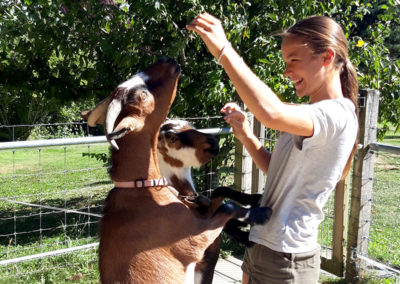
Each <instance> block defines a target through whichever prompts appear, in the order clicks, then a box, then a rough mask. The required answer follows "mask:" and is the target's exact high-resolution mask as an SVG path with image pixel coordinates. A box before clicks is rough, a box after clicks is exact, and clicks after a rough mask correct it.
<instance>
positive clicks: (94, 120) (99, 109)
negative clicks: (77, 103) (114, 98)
mask: <svg viewBox="0 0 400 284" xmlns="http://www.w3.org/2000/svg"><path fill="white" fill-rule="evenodd" d="M110 102H111V97H107V98H105V99H104V100H102V101H101V102H100V103H98V104H97V106H96V107H95V108H94V109H93V110H92V111H91V112H90V113H89V114H88V116H87V122H88V125H89V126H91V127H94V126H96V124H104V120H105V117H106V112H107V108H108V105H109V104H110Z"/></svg>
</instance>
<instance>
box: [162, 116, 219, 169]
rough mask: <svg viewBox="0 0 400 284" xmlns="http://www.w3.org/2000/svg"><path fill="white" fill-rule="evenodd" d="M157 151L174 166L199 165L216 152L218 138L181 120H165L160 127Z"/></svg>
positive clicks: (217, 149)
mask: <svg viewBox="0 0 400 284" xmlns="http://www.w3.org/2000/svg"><path fill="white" fill-rule="evenodd" d="M158 151H159V153H160V154H161V155H162V158H163V159H164V161H166V162H167V163H169V164H170V165H171V166H174V167H200V166H201V165H203V164H205V163H206V162H208V161H209V160H210V159H211V158H212V157H214V156H215V155H217V154H218V151H219V145H218V139H217V138H215V137H214V136H212V135H210V134H206V133H202V132H200V131H197V130H196V129H194V128H193V127H192V126H191V125H190V124H189V123H188V122H186V121H182V120H167V121H166V122H165V123H164V124H163V125H162V126H161V128H160V134H159V136H158Z"/></svg>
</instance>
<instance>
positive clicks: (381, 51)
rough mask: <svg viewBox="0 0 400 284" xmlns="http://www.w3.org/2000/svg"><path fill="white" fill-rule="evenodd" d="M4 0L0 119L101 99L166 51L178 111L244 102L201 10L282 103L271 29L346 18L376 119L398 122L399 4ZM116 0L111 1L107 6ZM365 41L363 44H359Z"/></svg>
mask: <svg viewBox="0 0 400 284" xmlns="http://www.w3.org/2000/svg"><path fill="white" fill-rule="evenodd" d="M114 2H115V3H113V2H112V1H104V0H102V1H100V0H76V1H67V0H51V1H48V0H24V1H22V0H5V1H2V2H1V3H0V16H1V17H0V119H1V120H0V122H1V123H2V124H21V123H29V124H33V123H36V122H42V121H43V120H45V119H48V115H49V114H57V117H55V118H54V117H53V118H54V119H56V118H59V115H60V114H59V111H58V110H59V109H60V106H61V105H65V104H67V102H69V101H72V100H76V99H78V98H82V99H89V98H90V99H93V98H96V99H97V100H100V99H102V98H104V97H105V96H106V95H107V94H108V93H109V92H110V91H111V90H112V89H113V87H115V85H116V84H117V83H119V82H121V81H123V80H125V79H126V78H128V77H129V76H131V75H132V74H134V73H135V72H137V71H138V70H140V69H142V68H144V67H145V66H147V65H149V64H150V63H151V62H154V61H155V60H156V59H157V58H158V57H160V56H161V55H165V56H170V57H173V58H176V59H177V60H178V61H179V63H180V65H181V67H182V76H181V80H180V83H179V94H178V96H177V99H176V101H175V103H174V105H173V108H172V110H171V115H172V116H179V117H193V116H196V117H197V116H209V115H215V114H218V113H219V109H220V108H221V107H222V106H223V104H224V103H225V102H227V101H231V100H238V97H237V95H236V94H235V91H234V89H233V88H232V85H231V83H230V82H229V80H228V78H227V76H226V74H225V73H224V72H223V69H222V68H221V67H220V66H218V65H217V64H216V62H215V60H214V59H213V58H212V56H211V55H210V54H209V53H208V51H207V50H206V48H205V46H204V44H203V43H202V42H201V40H200V38H199V37H196V36H195V35H194V34H193V33H190V32H188V31H187V30H186V29H185V26H186V25H187V24H188V23H189V22H190V21H191V20H192V19H193V18H194V17H195V16H196V15H197V14H198V13H200V12H203V11H208V12H210V13H212V14H214V15H215V16H217V17H219V18H220V19H221V20H222V22H223V25H224V27H225V29H226V31H227V36H228V38H229V39H230V40H231V42H232V43H233V46H234V47H235V48H236V49H237V50H238V51H239V53H240V54H241V55H242V56H243V58H244V60H245V61H246V62H247V63H248V64H249V66H250V67H251V68H252V69H253V70H254V72H255V73H256V74H257V75H258V76H259V77H260V78H261V79H262V80H264V81H265V82H266V83H267V84H268V85H269V86H270V87H271V88H272V89H273V90H274V91H276V92H277V93H278V94H279V95H280V96H281V98H282V99H283V100H285V101H297V98H296V96H295V93H294V89H293V87H291V86H290V84H289V82H288V81H286V80H285V79H284V78H283V76H282V71H283V68H284V65H283V61H282V60H281V57H280V50H279V41H280V39H279V38H277V37H273V36H271V34H272V32H274V31H280V30H282V29H284V28H285V27H288V26H289V25H291V24H293V23H294V22H295V21H296V20H298V19H302V18H304V17H306V16H308V15H313V14H325V15H328V16H331V17H333V18H334V19H335V20H337V21H338V22H340V24H341V25H342V26H343V28H344V29H345V31H346V34H347V36H348V39H349V41H350V57H351V59H352V61H353V62H354V63H355V65H356V67H357V69H358V71H359V75H360V87H361V88H374V89H379V90H380V91H381V94H382V101H381V109H380V122H382V123H383V125H384V126H386V125H388V123H393V124H394V125H396V126H397V127H398V126H399V121H400V119H399V118H400V117H399V116H400V114H399V109H400V107H399V106H400V98H399V91H398V90H399V89H400V88H399V87H400V86H399V85H400V82H399V81H400V79H399V73H400V72H399V68H400V62H399V60H397V61H395V60H394V59H391V58H390V53H389V50H388V48H387V47H386V45H385V40H386V39H387V38H388V37H389V35H390V27H394V26H396V24H398V21H399V17H398V9H395V6H396V1H393V0H387V1H366V0H362V1H356V0H335V1H316V0H306V1H302V2H296V1H294V2H293V1H288V0H275V1H265V0H254V1H248V0H245V1H237V0H236V1H235V0H217V1H210V0H201V1H197V0H174V1H155V0H141V1H136V0H135V1H134V0H126V1H124V0H120V1H114ZM110 3H111V4H110ZM359 40H362V41H363V42H364V45H362V46H360V45H357V43H358V42H359ZM20 135H21V136H24V137H26V136H27V134H26V133H21V134H20Z"/></svg>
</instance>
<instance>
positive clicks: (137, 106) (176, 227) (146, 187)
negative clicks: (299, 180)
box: [87, 59, 268, 283]
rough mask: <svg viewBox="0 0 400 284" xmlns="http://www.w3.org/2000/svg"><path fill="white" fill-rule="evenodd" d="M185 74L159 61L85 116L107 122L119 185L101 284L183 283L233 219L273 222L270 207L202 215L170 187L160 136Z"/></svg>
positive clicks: (105, 228) (110, 209)
mask: <svg viewBox="0 0 400 284" xmlns="http://www.w3.org/2000/svg"><path fill="white" fill-rule="evenodd" d="M179 74H180V70H179V66H178V65H177V63H176V62H175V61H173V60H171V59H168V60H160V61H158V62H156V63H155V64H153V65H151V66H150V67H148V68H147V69H146V70H145V71H143V72H141V73H138V74H136V75H135V76H133V77H132V78H131V79H129V80H128V81H126V82H124V83H122V84H120V85H119V86H118V87H117V88H116V89H115V90H114V92H112V93H111V95H110V96H109V97H108V98H106V99H105V100H103V101H102V102H101V103H99V104H98V105H97V106H96V108H95V109H94V110H93V111H91V112H90V113H88V114H87V115H88V124H89V125H90V126H94V125H95V124H96V123H103V122H104V123H105V132H106V137H107V139H108V140H109V142H110V144H111V145H112V146H113V147H112V151H111V160H112V166H111V170H110V175H111V179H112V180H113V182H114V185H115V187H114V188H113V189H112V190H111V191H110V192H109V194H108V196H107V198H106V200H105V204H104V209H103V218H102V219H101V222H100V246H99V270H100V278H101V282H102V283H184V282H185V275H186V272H187V267H188V266H189V265H190V264H191V263H196V262H199V261H200V260H201V259H202V257H203V255H204V251H205V250H206V248H207V247H208V246H209V245H210V244H211V243H212V242H213V241H214V240H215V239H216V238H217V237H218V235H219V234H220V232H221V230H222V228H223V226H224V224H225V223H226V222H227V221H228V220H229V219H231V218H238V217H244V216H247V221H248V222H249V223H254V222H255V221H257V223H263V222H265V221H266V219H267V217H268V216H267V212H266V210H265V209H264V208H257V209H252V210H248V209H244V208H241V207H238V206H236V205H234V204H229V203H228V204H224V205H221V206H220V207H219V208H218V210H217V211H216V213H215V214H213V215H209V216H207V217H206V218H204V217H199V216H198V214H196V212H195V210H194V209H191V208H190V207H188V206H187V205H185V204H184V203H182V202H181V200H179V199H178V197H177V196H176V195H175V193H174V192H173V191H171V190H170V189H169V188H168V187H167V186H166V181H165V178H163V177H162V176H161V174H160V169H159V166H158V160H157V138H158V132H159V128H160V125H161V123H162V122H163V121H164V120H165V118H166V116H167V113H168V111H169V108H170V107H171V104H172V102H173V100H174V98H175V94H176V87H177V82H178V78H179ZM116 140H117V141H118V142H116ZM186 280H187V282H186V283H193V279H186Z"/></svg>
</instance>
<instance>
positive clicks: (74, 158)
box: [0, 117, 235, 283]
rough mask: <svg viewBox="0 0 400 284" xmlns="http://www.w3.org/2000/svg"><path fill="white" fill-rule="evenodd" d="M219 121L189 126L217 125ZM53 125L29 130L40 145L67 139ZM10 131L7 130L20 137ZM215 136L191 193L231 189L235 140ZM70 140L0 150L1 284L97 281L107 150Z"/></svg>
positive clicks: (104, 146)
mask: <svg viewBox="0 0 400 284" xmlns="http://www.w3.org/2000/svg"><path fill="white" fill-rule="evenodd" d="M217 118H219V117H217ZM217 118H215V119H213V118H211V119H210V118H208V119H198V118H196V119H191V120H192V121H191V122H192V124H194V125H195V126H197V125H200V127H204V128H206V127H207V126H209V127H210V126H211V127H215V126H218V125H219V124H218V122H216V121H218V120H219V119H217ZM213 120H214V121H213ZM76 125H78V124H74V125H73V127H74V129H76ZM21 127H27V126H21ZM59 127H60V125H55V126H54V125H40V126H37V127H36V128H35V126H32V127H29V128H30V130H29V131H31V133H34V138H40V139H43V138H45V139H48V138H49V133H53V134H54V136H53V138H60V137H71V136H73V135H71V131H70V129H69V128H68V127H67V126H65V125H64V124H62V125H61V127H62V129H64V130H63V131H59ZM85 127H86V126H85V125H84V124H82V125H79V129H80V131H78V132H77V133H78V135H76V136H79V135H81V134H82V133H83V134H85V133H84V132H83V131H82V129H84V128H85ZM16 128H18V127H17V126H12V127H9V130H10V132H11V133H17V132H19V131H21V130H18V131H17V130H16ZM46 128H48V129H46ZM12 129H13V130H12ZM37 129H40V131H38V130H37ZM49 129H50V130H49ZM54 129H58V130H57V131H53V130H54ZM21 132H22V131H21ZM37 133H41V134H43V133H45V135H42V136H40V135H37ZM31 137H33V135H32V134H31ZM219 138H220V147H221V151H220V154H219V155H217V156H216V157H215V158H214V159H213V160H212V161H211V162H209V163H207V164H206V165H205V166H204V167H202V168H200V169H196V170H194V171H193V177H194V182H195V184H196V187H197V190H198V191H199V192H202V193H203V194H205V195H209V193H210V192H211V190H212V188H215V187H216V186H218V185H226V186H228V185H231V184H232V183H233V174H234V170H233V166H234V160H233V157H234V151H235V149H234V147H233V148H232V147H231V146H232V145H231V144H232V143H231V142H232V141H233V138H232V137H231V135H219ZM31 139H33V138H31ZM15 140H18V139H15ZM55 140H57V143H54V141H55ZM75 140H76V139H75ZM75 140H74V138H73V139H69V140H68V139H61V140H58V139H53V140H52V141H53V143H50V145H53V146H46V144H49V143H48V142H49V140H40V141H39V142H38V141H36V140H35V141H31V142H30V141H27V143H28V144H29V143H31V144H32V143H33V144H37V143H39V145H36V146H35V147H28V148H19V147H17V148H12V147H8V146H7V147H3V149H2V150H0V283H34V282H43V281H44V282H46V281H50V282H53V283H60V282H64V281H70V280H74V279H76V280H79V279H81V278H82V279H85V283H90V282H91V281H93V283H97V281H98V280H97V279H98V275H97V245H98V236H97V232H98V222H99V219H100V217H101V210H102V204H103V201H104V198H105V197H106V195H107V193H108V191H109V190H110V189H111V188H112V184H111V181H110V178H109V176H108V167H109V166H108V159H107V156H108V153H109V146H108V143H106V142H104V141H106V140H105V139H104V141H103V142H99V141H98V142H96V143H90V142H89V143H84V142H79V143H78V144H77V145H71V144H74V143H75V142H74V143H71V141H75ZM62 141H67V142H65V143H64V144H63V142H62ZM40 143H43V146H40ZM1 144H3V145H2V146H4V145H5V144H7V143H0V145H1ZM55 144H57V145H55ZM58 144H60V145H58ZM7 145H8V144H7ZM0 148H1V147H0ZM51 279H52V280H51Z"/></svg>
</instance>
